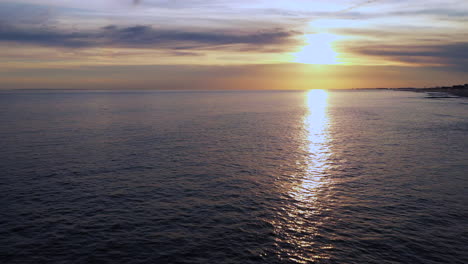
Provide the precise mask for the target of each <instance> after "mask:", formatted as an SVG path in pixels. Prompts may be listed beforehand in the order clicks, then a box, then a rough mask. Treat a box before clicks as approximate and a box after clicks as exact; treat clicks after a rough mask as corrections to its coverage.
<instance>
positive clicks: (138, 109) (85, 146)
mask: <svg viewBox="0 0 468 264" xmlns="http://www.w3.org/2000/svg"><path fill="white" fill-rule="evenodd" d="M424 97H425V96H424V94H419V93H411V92H394V91H341V92H324V91H311V92H155V91H139V92H124V91H119V92H106V91H88V92H85V91H72V92H59V91H37V92H32V91H22V92H8V91H4V92H1V93H0V122H1V127H0V143H1V144H0V146H1V152H0V166H1V171H0V180H1V181H0V191H1V214H0V262H2V263H242V264H244V263H468V249H467V245H468V206H467V203H468V101H467V100H466V99H461V98H443V99H428V98H424Z"/></svg>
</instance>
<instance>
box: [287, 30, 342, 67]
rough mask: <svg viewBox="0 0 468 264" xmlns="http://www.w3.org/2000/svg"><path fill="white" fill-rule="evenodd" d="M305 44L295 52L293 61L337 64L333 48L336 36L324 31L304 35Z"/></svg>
mask: <svg viewBox="0 0 468 264" xmlns="http://www.w3.org/2000/svg"><path fill="white" fill-rule="evenodd" d="M305 38H306V43H307V45H306V46H304V47H302V49H301V50H300V51H299V52H297V53H295V54H294V56H295V57H296V59H295V62H298V63H305V64H338V63H339V62H338V61H337V55H338V53H337V52H335V51H334V50H333V42H334V41H335V40H337V38H338V37H337V36H335V35H332V34H326V33H317V34H309V35H305Z"/></svg>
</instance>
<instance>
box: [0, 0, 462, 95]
mask: <svg viewBox="0 0 468 264" xmlns="http://www.w3.org/2000/svg"><path fill="white" fill-rule="evenodd" d="M467 25H468V4H467V2H466V0H446V1H434V0H424V1H423V0H414V1H403V0H381V1H379V0H374V1H372V0H371V1H356V0H329V1H310V0H309V1H306V0H293V1H274V0H270V1H266V0H237V1H235V0H232V1H226V0H194V1H182V0H140V1H136V0H81V1H77V0H14V1H13V0H11V1H8V0H0V45H1V49H0V89H19V88H27V89H33V88H53V89H59V88H64V89H70V88H74V89H81V88H82V89H182V90H190V89H213V90H223V89H238V90H244V89H312V88H371V87H372V88H374V87H375V88H378V87H425V86H437V85H452V84H461V83H467V82H468V26H467Z"/></svg>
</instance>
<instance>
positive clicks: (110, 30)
mask: <svg viewBox="0 0 468 264" xmlns="http://www.w3.org/2000/svg"><path fill="white" fill-rule="evenodd" d="M298 34H300V33H299V32H296V31H288V30H284V29H278V28H276V29H271V30H268V31H256V32H233V31H208V30H207V31H188V30H168V29H155V28H153V27H151V26H144V25H136V26H130V27H118V26H115V25H109V26H105V27H102V28H101V29H98V30H94V31H92V30H89V31H73V32H66V31H64V30H58V29H54V28H42V27H41V28H24V27H23V28H18V27H13V26H9V25H2V24H0V42H15V43H21V44H31V45H40V46H52V47H64V48H86V47H125V48H148V49H169V50H178V51H180V52H183V50H196V49H200V50H206V49H208V50H209V49H227V50H256V51H264V52H267V51H268V50H272V49H274V50H287V49H288V48H289V46H290V45H292V44H294V43H296V42H297V40H296V39H295V38H294V37H295V36H296V35H298ZM181 54H182V53H181Z"/></svg>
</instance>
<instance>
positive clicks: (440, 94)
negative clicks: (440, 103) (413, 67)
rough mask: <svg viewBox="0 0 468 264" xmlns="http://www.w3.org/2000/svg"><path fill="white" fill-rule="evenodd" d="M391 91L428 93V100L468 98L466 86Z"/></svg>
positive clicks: (396, 89)
mask: <svg viewBox="0 0 468 264" xmlns="http://www.w3.org/2000/svg"><path fill="white" fill-rule="evenodd" d="M391 90H395V91H410V92H418V93H428V94H429V95H430V98H454V97H468V84H463V85H454V86H442V87H430V88H392V89H391Z"/></svg>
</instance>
